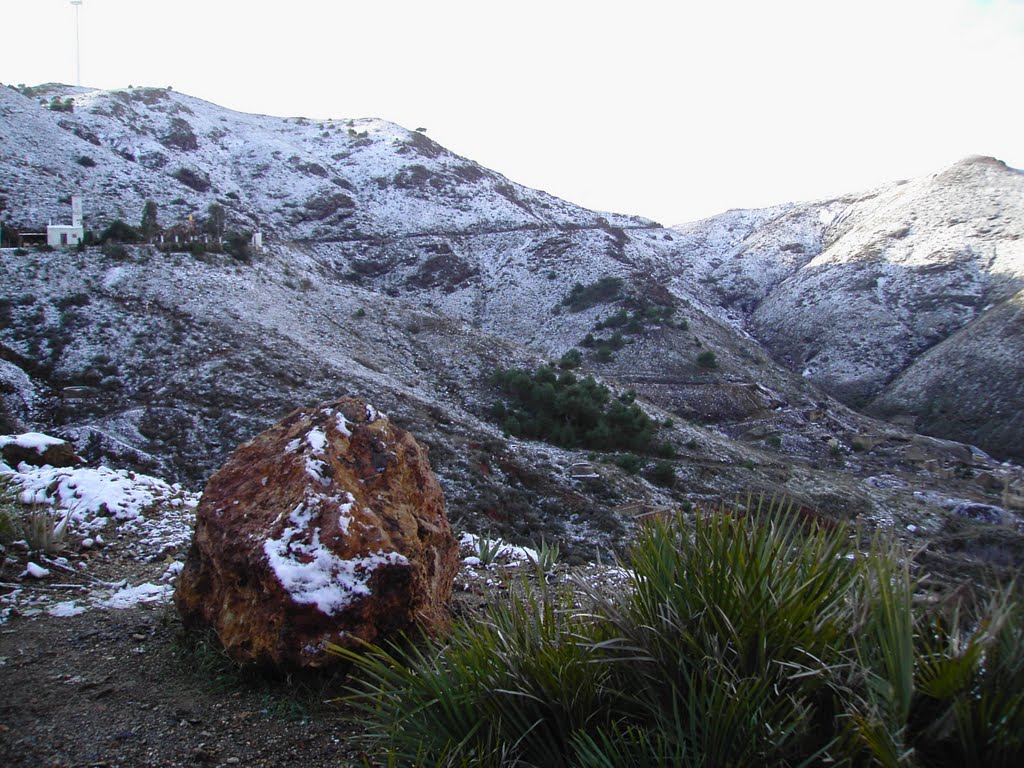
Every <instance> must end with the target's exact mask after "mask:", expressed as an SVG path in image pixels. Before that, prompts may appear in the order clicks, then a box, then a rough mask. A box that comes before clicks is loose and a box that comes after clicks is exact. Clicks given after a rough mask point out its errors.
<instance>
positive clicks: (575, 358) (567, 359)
mask: <svg viewBox="0 0 1024 768" xmlns="http://www.w3.org/2000/svg"><path fill="white" fill-rule="evenodd" d="M582 362H583V355H582V354H580V351H579V350H578V349H570V350H569V351H568V352H566V353H565V354H564V355H562V357H561V358H560V359H559V361H558V367H559V368H562V369H564V370H570V369H572V368H579V367H580V364H581V363H582Z"/></svg>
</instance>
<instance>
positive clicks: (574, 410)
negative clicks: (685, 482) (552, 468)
mask: <svg viewBox="0 0 1024 768" xmlns="http://www.w3.org/2000/svg"><path fill="white" fill-rule="evenodd" d="M493 382H494V384H495V385H496V386H497V387H498V388H499V389H501V391H502V392H503V393H505V395H507V396H508V402H507V403H504V402H499V403H497V404H496V405H495V406H494V409H493V415H494V417H495V418H496V419H497V420H498V421H499V423H500V424H501V425H502V427H503V428H504V430H505V431H506V432H507V433H508V434H510V435H514V436H515V437H525V438H529V439H533V440H545V441H547V442H549V443H554V444H555V445H559V446H561V447H563V448H591V449H593V450H597V451H635V452H638V453H651V452H654V451H656V450H657V449H658V447H657V446H655V445H654V435H655V432H657V429H658V425H657V424H656V423H655V422H654V421H653V420H651V419H650V417H648V416H647V414H646V413H644V412H643V409H641V408H640V406H639V405H637V404H636V403H634V402H633V398H632V396H630V395H628V394H627V395H623V396H621V397H618V398H613V397H612V394H611V391H610V390H609V389H608V387H606V386H604V385H603V384H600V383H598V382H597V381H595V380H594V378H593V377H592V376H587V377H585V378H579V377H577V376H576V375H575V374H573V373H571V372H569V371H563V372H562V373H561V374H559V373H557V372H556V370H555V368H553V367H551V366H542V367H540V368H538V369H537V370H536V371H534V372H532V373H531V372H530V371H527V370H524V369H522V368H512V369H507V370H504V369H501V370H498V371H496V372H495V373H494V376H493Z"/></svg>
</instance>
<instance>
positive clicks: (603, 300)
mask: <svg viewBox="0 0 1024 768" xmlns="http://www.w3.org/2000/svg"><path fill="white" fill-rule="evenodd" d="M622 286H623V280H622V278H621V277H602V278H601V279H600V280H597V281H596V282H593V283H588V284H587V285H583V283H576V284H575V285H573V287H572V289H571V290H570V291H569V295H568V296H566V297H565V298H564V299H562V306H565V307H568V308H569V311H570V312H582V311H583V310H585V309H589V308H590V307H593V306H595V305H597V304H607V303H608V302H612V301H616V300H617V299H619V298H621V296H622Z"/></svg>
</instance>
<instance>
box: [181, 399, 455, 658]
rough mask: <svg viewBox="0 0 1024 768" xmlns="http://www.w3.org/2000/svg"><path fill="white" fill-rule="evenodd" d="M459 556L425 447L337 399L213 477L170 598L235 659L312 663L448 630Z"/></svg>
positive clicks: (281, 428) (288, 421)
mask: <svg viewBox="0 0 1024 768" xmlns="http://www.w3.org/2000/svg"><path fill="white" fill-rule="evenodd" d="M457 555H458V545H457V542H456V540H455V537H454V536H453V534H452V531H451V527H450V525H449V523H448V519H447V517H446V515H445V508H444V498H443V496H442V493H441V488H440V486H439V484H438V482H437V480H436V478H435V477H434V474H433V472H432V471H431V469H430V465H429V463H428V461H427V451H426V449H424V448H423V447H422V446H420V445H419V444H418V443H417V442H416V440H415V439H414V438H413V437H412V436H411V435H410V434H409V433H408V432H406V431H404V430H402V429H399V428H397V427H395V426H394V425H393V424H391V423H390V422H389V421H388V419H387V418H386V417H385V416H383V415H382V414H380V413H378V412H377V411H376V410H375V409H374V408H373V407H372V406H370V405H368V404H367V403H366V402H365V401H363V400H360V399H356V398H342V399H340V400H338V401H336V402H333V403H329V404H325V405H321V406H319V407H317V408H313V409H300V410H297V411H294V412H293V413H291V414H290V415H289V416H287V417H286V418H285V419H284V420H282V421H281V422H280V423H278V424H277V425H275V426H274V427H272V428H271V429H269V430H267V431H266V432H264V433H262V434H261V435H259V436H257V437H256V438H255V439H253V440H252V441H250V442H248V443H246V444H244V445H242V446H241V447H239V448H238V450H237V451H235V453H234V454H233V455H232V457H231V459H230V460H229V461H228V462H227V464H225V465H224V466H223V467H222V468H221V469H220V470H219V471H218V472H216V473H215V474H214V475H213V477H212V478H210V482H209V484H208V485H207V486H206V491H205V492H204V494H203V499H202V502H201V503H200V506H199V509H198V511H197V520H196V531H195V536H194V538H193V542H192V547H191V550H190V552H189V556H188V560H187V561H186V564H185V568H184V570H183V572H182V574H181V577H180V579H179V582H178V585H177V589H176V592H175V603H176V605H177V607H178V610H179V612H180V613H181V615H182V617H183V619H184V621H185V623H186V625H189V626H193V627H195V626H209V627H212V628H213V629H214V630H215V631H216V633H217V636H218V637H219V638H220V640H221V642H222V643H223V645H224V648H225V649H226V651H227V652H228V654H229V655H230V656H231V657H232V658H233V659H235V660H236V661H239V662H242V663H256V664H264V665H271V666H274V667H278V668H282V669H312V668H318V667H323V666H327V665H329V664H330V663H331V662H332V660H333V657H332V656H330V655H329V654H328V653H327V651H326V649H325V646H326V644H327V643H334V644H337V645H341V646H345V647H353V646H355V645H357V644H358V643H359V641H374V640H378V639H380V638H381V637H382V636H385V635H388V634H391V633H394V632H398V631H401V630H405V629H409V628H410V627H412V626H414V625H419V626H422V627H423V628H425V629H426V630H428V631H431V630H436V629H438V628H440V627H441V626H443V625H444V624H445V622H446V618H447V609H446V602H447V600H448V598H449V597H450V595H451V588H452V581H453V579H454V577H455V573H456V571H457V569H458V557H457Z"/></svg>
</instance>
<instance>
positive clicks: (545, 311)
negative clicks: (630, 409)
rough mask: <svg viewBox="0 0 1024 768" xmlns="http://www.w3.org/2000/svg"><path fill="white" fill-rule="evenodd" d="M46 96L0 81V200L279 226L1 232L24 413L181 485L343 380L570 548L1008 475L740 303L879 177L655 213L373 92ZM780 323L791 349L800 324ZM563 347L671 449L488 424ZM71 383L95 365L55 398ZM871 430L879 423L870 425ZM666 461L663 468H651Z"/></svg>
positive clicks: (166, 222) (931, 511)
mask: <svg viewBox="0 0 1024 768" xmlns="http://www.w3.org/2000/svg"><path fill="white" fill-rule="evenodd" d="M53 94H60V95H61V97H62V98H63V96H64V95H65V94H73V95H75V98H76V104H75V111H74V112H72V113H66V112H54V111H52V110H49V109H45V108H44V107H43V106H42V105H41V104H40V103H39V102H38V101H36V100H34V99H38V98H42V99H44V100H46V99H49V98H50V96H51V95H53ZM33 96H34V98H29V97H28V96H26V95H25V94H22V93H18V92H16V91H13V90H11V89H0V119H2V120H3V130H2V131H0V178H3V179H5V181H4V182H3V185H4V186H3V190H2V191H0V196H2V197H3V200H4V206H5V207H4V210H3V211H2V213H0V215H2V217H3V218H4V220H5V221H7V222H10V223H11V224H13V225H14V226H15V228H19V229H24V230H27V231H28V230H32V231H38V228H39V227H42V226H44V225H45V223H46V219H48V218H51V217H52V218H53V219H55V220H58V219H61V218H64V217H66V215H67V213H69V212H68V211H67V208H68V206H67V203H66V202H62V199H64V198H65V196H66V195H70V194H71V193H72V192H81V193H82V194H83V196H84V198H85V209H86V214H87V223H88V226H89V227H90V228H92V229H93V230H95V231H99V230H101V229H103V228H104V227H105V226H106V225H107V224H108V223H109V222H110V221H111V220H112V219H113V218H117V217H120V218H123V219H125V220H127V221H128V222H129V223H133V222H135V221H137V220H138V219H139V217H141V212H142V207H143V204H144V202H145V201H146V200H150V199H151V200H154V201H155V202H157V204H158V209H159V221H160V223H161V224H162V225H163V226H165V227H168V228H169V227H175V226H178V225H181V224H183V223H184V222H186V221H187V220H188V218H187V217H188V216H189V215H191V216H193V217H194V218H195V219H196V220H200V219H202V218H203V217H204V216H205V215H206V212H207V207H208V206H209V205H210V204H211V203H213V202H217V203H218V204H219V205H221V206H223V208H224V209H225V211H226V213H227V226H228V227H229V228H232V229H246V228H248V229H256V228H259V229H260V231H262V232H263V233H264V235H265V243H266V244H267V245H266V248H265V249H264V250H263V251H261V252H258V253H256V254H254V255H253V257H252V258H251V259H250V260H237V259H235V258H233V257H231V256H229V255H226V254H220V253H204V252H203V249H202V248H196V247H191V246H187V245H181V246H177V247H174V246H171V245H169V244H168V246H166V247H164V249H163V250H161V249H159V248H158V247H157V246H156V244H152V245H139V246H135V247H129V248H127V249H118V248H110V247H107V248H99V247H97V248H86V249H84V250H82V251H80V252H78V251H71V252H63V253H47V252H35V251H18V250H16V249H5V250H4V252H3V258H2V259H0V281H2V282H3V284H4V286H5V299H4V301H3V302H0V395H2V396H3V397H2V402H3V403H4V406H5V411H6V414H5V415H4V418H5V420H6V421H7V422H8V423H9V424H10V426H11V427H18V428H20V427H22V426H25V427H29V426H31V427H38V428H45V429H47V430H50V429H52V428H58V429H59V431H60V432H61V433H62V434H64V435H68V436H71V437H74V438H76V442H77V444H78V445H79V446H80V448H81V449H82V450H83V451H84V452H85V453H86V455H87V456H88V457H89V458H91V459H97V460H98V459H100V458H103V457H108V458H112V459H117V460H118V461H119V462H121V463H123V462H128V463H130V464H133V465H134V466H137V467H140V468H143V469H145V470H147V471H149V472H159V473H161V474H165V475H167V476H168V477H171V478H174V479H182V480H185V481H186V482H188V483H189V484H192V485H196V486H198V485H200V484H201V483H202V482H203V480H204V479H205V478H206V477H207V476H208V475H209V473H210V472H211V471H212V470H213V469H215V468H216V467H217V466H218V465H219V464H220V463H221V462H222V461H223V460H224V458H225V456H226V455H227V453H228V452H229V451H230V450H232V448H233V447H234V446H235V445H236V444H237V443H238V442H240V441H242V440H244V439H246V438H248V437H250V436H252V435H253V434H255V433H256V432H258V431H259V430H261V429H263V428H265V427H266V426H269V425H270V424H271V423H272V422H273V421H275V420H276V419H277V418H279V417H280V416H282V415H283V414H285V413H286V412H288V411H290V410H291V409H292V408H294V407H296V406H300V405H307V404H313V403H315V402H318V401H323V400H327V399H332V398H335V397H337V396H339V395H341V394H345V393H352V394H359V395H362V396H366V397H368V398H369V399H370V401H371V402H373V403H374V404H375V405H377V406H378V407H381V408H382V409H384V410H385V411H387V412H388V414H389V416H391V417H392V419H394V420H395V421H396V422H397V423H399V424H400V425H401V426H403V427H406V428H408V429H410V430H411V431H412V432H413V433H414V434H416V435H417V437H418V438H420V439H422V440H424V441H425V442H426V443H427V444H428V445H429V446H430V447H431V461H432V464H433V466H434V468H435V470H436V471H437V472H438V473H439V475H440V477H441V481H442V484H443V486H444V490H445V494H446V498H447V499H448V503H449V505H450V509H451V511H452V514H453V517H454V518H455V519H456V520H458V521H460V523H461V524H463V525H464V526H465V527H468V528H470V529H474V530H479V531H485V530H487V529H493V530H495V531H500V532H502V533H503V534H504V535H506V536H511V537H512V538H516V539H526V538H531V537H532V538H537V537H538V536H539V535H541V534H544V535H546V536H547V537H548V538H549V539H558V540H559V541H561V542H562V543H563V545H564V546H565V548H566V550H567V551H570V552H572V553H573V556H575V557H583V556H586V555H592V554H593V551H594V549H595V548H601V549H606V548H608V547H611V546H613V545H615V544H616V543H617V542H620V541H621V540H622V538H623V534H624V533H625V532H626V531H628V530H629V529H630V528H631V527H632V526H634V525H635V524H636V522H637V518H636V517H635V515H637V514H640V515H645V514H647V513H648V512H650V511H651V510H654V509H658V508H661V507H663V506H665V505H671V504H681V503H684V502H691V503H692V502H703V503H706V504H714V503H717V502H719V501H721V500H723V499H725V500H730V499H733V498H734V497H735V496H736V494H738V493H742V494H745V493H746V492H748V491H754V492H761V491H763V492H765V493H767V494H769V495H771V494H785V495H787V496H789V497H790V498H792V499H794V500H795V501H796V502H797V503H798V504H799V505H801V506H804V507H806V508H807V509H808V510H811V509H815V510H824V511H826V512H829V513H831V514H838V515H842V516H845V517H857V516H860V517H862V518H863V519H864V520H868V521H876V522H879V523H882V524H886V525H897V524H904V525H905V524H907V523H908V522H911V521H912V522H913V524H914V525H915V526H923V525H925V522H923V521H925V520H927V521H929V522H928V523H927V524H928V525H931V526H932V527H933V528H935V529H940V528H941V526H942V525H943V524H944V523H943V520H945V516H946V512H943V511H942V510H943V509H945V508H944V507H941V504H940V503H939V501H935V502H934V503H933V502H932V501H929V502H927V503H925V502H922V501H920V500H919V499H918V498H917V497H915V496H914V495H913V490H920V489H922V488H929V489H932V492H933V493H934V497H933V498H934V499H937V500H940V501H941V500H947V499H949V498H967V499H972V500H975V501H979V502H981V501H984V500H988V501H993V500H995V497H993V496H992V495H991V491H990V490H989V489H985V488H982V487H981V486H979V485H977V483H972V482H970V481H968V480H966V479H964V478H955V477H954V478H949V477H937V476H936V477H931V476H929V475H927V474H925V475H921V474H919V473H915V470H913V469H912V468H911V467H910V466H909V465H908V464H907V462H906V461H904V458H905V456H904V454H905V453H906V451H907V449H908V446H915V447H916V449H917V450H918V451H919V452H920V451H923V452H924V453H926V454H928V455H934V456H936V457H940V458H941V457H944V456H957V457H963V456H968V457H969V456H971V453H970V451H966V452H965V451H964V450H963V449H961V448H959V447H957V446H952V445H948V444H946V443H943V442H942V441H922V440H921V439H920V438H919V437H917V436H915V435H913V434H912V433H910V432H908V431H907V430H905V429H902V428H898V427H893V426H891V425H886V424H884V423H881V422H878V421H875V420H873V419H870V418H868V417H865V416H863V415H861V414H858V413H856V412H854V411H851V410H849V409H848V408H845V407H844V406H842V405H841V404H840V403H838V402H836V401H834V400H832V399H830V398H829V397H828V395H827V394H826V393H825V392H823V390H822V389H821V388H819V387H818V386H817V384H816V383H815V380H814V379H813V378H812V377H810V376H807V377H804V376H801V375H800V374H801V372H802V371H803V361H802V360H800V361H799V363H793V364H791V367H790V368H787V366H785V365H779V364H778V362H777V361H776V360H774V359H773V358H772V353H771V351H770V349H771V347H768V348H766V347H765V346H764V345H762V343H761V342H760V341H759V340H758V339H757V338H756V337H755V335H753V334H752V333H751V332H749V331H748V330H747V328H748V325H749V328H750V329H752V330H753V331H754V332H756V333H762V332H763V333H767V332H766V331H764V329H762V328H761V327H760V325H759V324H758V319H757V318H758V312H759V311H760V308H761V307H762V306H765V305H770V303H771V302H772V301H773V300H774V299H773V297H781V296H784V295H786V293H785V292H786V291H787V290H789V288H790V287H791V286H792V285H796V284H797V283H795V282H794V281H799V280H801V279H803V278H802V275H803V273H806V272H808V271H809V270H810V269H813V267H812V266H811V265H812V264H813V263H814V261H815V260H816V259H818V258H819V257H820V256H821V255H822V254H824V253H828V252H829V251H830V249H831V248H833V247H836V246H838V245H839V244H841V243H842V242H844V241H845V239H846V238H847V237H848V236H849V234H850V233H851V232H853V231H854V230H855V227H854V224H856V222H857V221H859V220H861V219H864V220H866V219H867V218H868V217H869V214H870V211H872V210H875V208H872V206H875V207H876V208H877V204H876V203H873V202H872V201H873V200H875V199H876V198H878V197H879V196H880V195H883V194H889V192H888V191H887V190H882V191H878V192H874V193H869V194H868V195H860V196H856V195H851V196H849V197H846V198H842V199H837V200H832V201H825V202H822V203H812V204H792V205H787V206H779V207H776V208H773V209H769V210H766V211H736V212H729V213H727V214H723V216H720V217H716V218H714V219H711V220H708V221H705V222H698V223H695V224H692V225H688V226H686V227H682V228H677V229H673V230H666V229H663V228H661V227H659V226H658V225H656V224H654V223H653V222H650V221H646V220H643V219H637V218H627V217H622V216H616V215H613V214H603V213H600V214H599V213H596V212H593V211H587V210H585V209H582V208H579V207H577V206H574V205H572V204H570V203H566V202H563V201H559V200H556V199H554V198H551V197H550V196H548V195H545V194H544V193H542V192H537V191H535V190H530V189H527V188H524V187H521V186H518V185H515V184H514V183H512V182H509V181H508V180H507V179H505V178H504V177H502V176H500V175H499V174H496V173H494V172H493V171H490V170H487V169H484V168H481V167H480V166H477V165H476V164H474V163H472V162H470V161H468V160H465V159H463V158H459V157H457V156H455V155H453V154H451V153H449V152H448V151H447V150H444V149H443V148H441V147H438V146H437V145H435V144H433V143H432V142H429V140H427V139H426V138H425V137H424V136H422V134H419V133H416V132H410V131H405V130H404V129H401V128H399V127H397V126H393V125H390V124H387V123H383V122H381V121H372V120H369V121H351V132H350V126H349V122H350V121H317V122H314V121H308V120H301V119H289V120H283V119H279V118H270V117H261V116H249V115H239V114H237V113H233V112H230V111H227V110H222V109H220V108H218V107H216V106H215V105H211V104H206V103H204V102H201V101H199V100H196V99H191V98H189V97H186V96H182V95H179V94H175V93H172V92H168V91H165V90H159V89H157V90H154V89H130V90H125V91H113V92H95V91H85V90H81V91H76V90H75V89H67V88H64V87H58V86H53V87H48V88H43V89H39V90H37V91H34V92H33ZM364 133H365V134H366V135H363V134H364ZM85 156H88V157H89V158H90V159H91V160H92V161H93V163H95V164H93V165H90V164H89V163H84V164H83V163H81V162H79V158H81V157H85ZM293 158H294V159H293ZM182 168H185V169H186V170H187V171H188V173H186V174H182V173H180V170H181V169H182ZM183 180H185V181H187V182H188V183H184V182H183ZM999 183H1000V184H1002V182H1001V181H1000V182H999ZM206 184H209V186H208V187H205V185H206ZM896 189H898V188H896ZM871 215H874V214H871ZM858 217H859V218H858ZM8 231H10V230H8ZM179 231H180V230H179ZM923 236H924V235H923V234H922V237H923ZM844 247H845V246H844ZM925 277H926V276H923V277H922V278H921V282H922V283H924V281H925ZM908 285H909V286H910V288H911V289H914V290H917V288H916V285H917V283H916V282H912V283H908ZM602 286H603V287H602ZM796 293H799V292H796ZM573 297H576V298H573ZM833 298H834V299H835V301H834V302H833V303H834V304H836V307H835V308H834V309H836V311H838V307H841V302H842V301H843V299H842V297H841V296H836V297H833ZM781 306H782V303H781V302H780V307H781ZM780 311H781V310H780ZM787 322H788V321H787ZM800 322H804V321H803V320H800ZM996 325H999V327H1003V326H1002V324H996ZM771 343H774V344H776V346H777V347H778V348H779V349H781V350H782V353H783V354H784V353H785V348H784V344H788V343H791V342H789V341H786V340H785V339H782V340H779V341H773V342H771ZM792 343H795V342H792ZM843 349H845V348H843ZM565 353H573V354H574V355H578V357H579V364H580V366H581V367H580V369H579V370H578V371H577V373H576V375H581V376H582V375H593V376H596V377H597V378H598V379H600V380H601V381H603V382H604V383H605V384H607V385H608V386H609V387H610V389H611V396H612V397H613V398H614V397H621V398H623V399H625V400H627V401H628V400H631V399H632V398H633V397H634V393H631V392H630V390H633V391H634V392H635V396H636V397H637V401H638V402H639V403H640V404H641V406H642V407H643V409H644V410H645V412H646V413H647V414H648V415H649V416H650V417H651V418H652V419H654V420H655V421H656V422H657V423H658V424H660V425H661V426H660V428H659V429H658V431H657V439H658V442H660V443H667V444H669V445H670V446H671V447H672V448H671V451H665V455H666V456H668V458H667V459H666V458H664V457H663V456H661V457H659V456H655V455H647V456H643V457H640V458H639V459H633V458H630V457H627V456H621V455H615V453H614V452H591V451H588V450H585V449H582V448H578V449H571V450H570V449H562V448H556V447H554V446H551V445H547V444H544V443H540V442H536V441H531V440H522V439H517V438H515V437H514V436H510V435H506V434H504V433H503V432H502V430H501V429H500V427H499V425H498V424H497V423H496V419H495V418H494V417H493V416H492V407H493V405H494V403H495V402H496V401H497V400H498V399H499V398H500V397H501V393H500V392H499V390H498V389H497V388H496V387H495V386H493V385H492V383H491V376H492V374H493V373H494V372H495V370H496V369H498V368H502V367H508V366H523V367H529V368H533V367H536V366H537V365H539V364H541V363H543V362H545V361H546V360H558V359H559V358H560V357H561V356H562V355H563V354H565ZM843 354H851V353H849V352H848V351H844V352H843ZM570 359H571V358H570ZM826 383H827V382H826ZM68 387H87V388H89V394H87V396H86V398H85V399H66V398H65V397H64V395H65V394H66V388H68ZM837 391H839V390H838V389H837ZM864 434H869V435H872V436H873V440H874V441H876V445H875V447H874V449H873V450H872V451H870V452H861V453H858V452H856V451H854V445H855V444H856V443H857V441H858V439H859V438H860V437H861V436H862V435H864ZM662 460H666V461H668V463H669V464H670V466H671V467H672V468H673V471H674V473H675V477H676V480H675V482H674V483H671V482H669V483H668V484H667V486H668V487H663V486H659V485H658V484H656V483H654V482H651V481H650V480H652V479H653V478H654V477H655V475H654V474H653V470H654V468H655V466H656V464H657V463H658V462H659V461H662ZM958 460H960V459H958ZM970 461H974V459H970ZM977 461H980V462H981V464H980V465H979V468H978V471H979V472H980V471H981V468H990V469H991V470H992V471H996V469H995V467H994V465H993V464H992V463H991V462H987V460H984V459H977ZM580 463H583V464H584V465H585V467H584V469H587V468H589V469H590V470H593V471H592V472H588V471H578V468H577V470H574V469H573V466H574V465H576V464H580ZM635 466H640V467H642V470H641V472H640V474H631V469H630V468H631V467H635ZM973 471H975V470H974V469H972V472H973ZM894 472H898V473H900V478H903V479H893V480H890V479H887V478H889V477H890V476H893V473H894ZM581 474H582V475H584V476H583V477H581V476H579V475H581ZM595 475H596V477H595ZM880 478H883V479H880ZM912 489H913V490H912ZM930 498H931V497H930ZM943 503H944V501H943ZM639 519H642V517H641V518H639Z"/></svg>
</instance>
